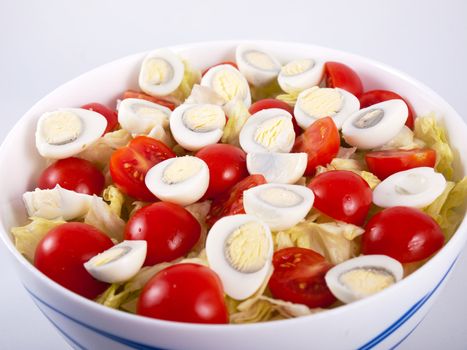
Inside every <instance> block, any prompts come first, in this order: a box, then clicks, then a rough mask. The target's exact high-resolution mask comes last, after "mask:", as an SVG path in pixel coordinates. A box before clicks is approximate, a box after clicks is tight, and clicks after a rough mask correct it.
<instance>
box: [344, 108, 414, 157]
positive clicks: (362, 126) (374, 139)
mask: <svg viewBox="0 0 467 350" xmlns="http://www.w3.org/2000/svg"><path fill="white" fill-rule="evenodd" d="M408 113H409V110H408V108H407V104H406V103H405V102H404V101H402V100H388V101H384V102H380V103H377V104H374V105H372V106H369V107H367V108H363V109H361V110H359V111H357V112H355V113H353V114H352V115H351V116H349V117H348V118H347V120H346V121H345V122H344V125H343V126H342V134H343V135H344V140H345V141H346V142H347V143H348V144H349V145H352V146H355V147H357V148H360V149H372V148H376V147H381V146H383V145H384V144H386V143H387V142H389V141H390V140H391V139H393V138H394V137H395V136H396V135H397V134H398V133H399V132H400V131H401V130H402V128H403V127H404V124H405V121H406V120H407V116H408Z"/></svg>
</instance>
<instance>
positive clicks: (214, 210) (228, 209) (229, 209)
mask: <svg viewBox="0 0 467 350" xmlns="http://www.w3.org/2000/svg"><path fill="white" fill-rule="evenodd" d="M265 183H266V179H265V178H264V176H263V175H250V176H248V177H247V178H245V179H243V180H242V181H240V182H239V183H237V184H236V185H235V186H234V187H232V189H231V190H230V191H228V192H226V193H224V194H223V195H221V196H220V197H218V198H216V199H214V200H213V201H212V204H211V209H210V210H209V213H208V216H207V217H206V223H207V224H208V225H210V226H212V225H214V224H215V223H216V221H217V220H219V219H220V218H223V217H224V216H228V215H236V214H245V209H244V208H243V191H246V190H248V189H250V188H252V187H256V186H258V185H262V184H265Z"/></svg>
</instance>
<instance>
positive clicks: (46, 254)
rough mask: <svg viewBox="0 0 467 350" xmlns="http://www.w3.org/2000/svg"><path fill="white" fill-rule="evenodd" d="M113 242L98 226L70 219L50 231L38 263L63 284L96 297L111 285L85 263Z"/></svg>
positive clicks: (41, 248)
mask: <svg viewBox="0 0 467 350" xmlns="http://www.w3.org/2000/svg"><path fill="white" fill-rule="evenodd" d="M113 245H114V244H113V243H112V241H111V240H110V238H109V237H108V236H107V235H105V234H104V233H102V232H101V231H99V230H98V229H97V228H95V227H93V226H91V225H87V224H83V223H80V222H68V223H65V224H62V225H60V226H57V227H55V228H53V229H52V230H50V231H49V232H48V233H47V234H46V235H45V237H44V238H43V239H42V240H41V241H40V242H39V244H38V245H37V248H36V255H35V258H34V265H35V266H36V267H37V269H39V271H41V272H42V273H43V274H44V275H46V276H47V277H49V278H50V279H52V280H54V281H55V282H57V283H58V284H60V285H62V286H63V287H65V288H67V289H69V290H71V291H72V292H75V293H77V294H79V295H81V296H83V297H85V298H89V299H94V298H95V297H97V296H98V295H99V294H101V293H102V292H103V291H104V290H105V289H106V288H107V287H108V284H107V283H104V282H101V281H98V280H96V279H95V278H94V277H92V276H91V275H90V274H89V273H88V272H87V271H86V269H85V268H84V266H83V264H84V263H85V262H87V261H88V260H89V259H91V258H92V257H93V256H95V255H97V254H99V253H102V252H103V251H104V250H107V249H109V248H111V247H112V246H113Z"/></svg>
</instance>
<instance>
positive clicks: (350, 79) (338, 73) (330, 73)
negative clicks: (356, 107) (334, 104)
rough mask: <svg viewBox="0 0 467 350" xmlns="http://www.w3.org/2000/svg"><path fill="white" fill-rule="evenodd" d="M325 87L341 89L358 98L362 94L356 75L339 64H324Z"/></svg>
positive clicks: (360, 82)
mask: <svg viewBox="0 0 467 350" xmlns="http://www.w3.org/2000/svg"><path fill="white" fill-rule="evenodd" d="M324 70H325V72H326V85H327V86H328V87H332V88H341V89H344V90H347V91H348V92H350V93H351V94H353V95H355V96H356V97H359V96H360V95H361V94H362V93H363V84H362V81H361V80H360V77H359V76H358V74H357V73H356V72H355V71H354V70H353V69H352V68H350V67H349V66H347V65H345V64H343V63H340V62H326V63H325V64H324Z"/></svg>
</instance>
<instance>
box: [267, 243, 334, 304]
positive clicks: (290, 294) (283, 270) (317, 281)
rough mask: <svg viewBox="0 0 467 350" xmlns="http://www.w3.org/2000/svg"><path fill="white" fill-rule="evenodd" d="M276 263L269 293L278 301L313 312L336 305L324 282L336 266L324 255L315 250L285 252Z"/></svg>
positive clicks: (274, 262)
mask: <svg viewBox="0 0 467 350" xmlns="http://www.w3.org/2000/svg"><path fill="white" fill-rule="evenodd" d="M272 263H273V265H274V272H273V274H272V276H271V279H270V280H269V289H270V290H271V293H272V295H273V296H274V298H277V299H281V300H285V301H290V302H292V303H297V304H305V305H307V306H308V307H310V308H315V307H327V306H329V305H331V304H332V303H334V302H335V301H336V298H335V297H334V295H332V293H331V291H330V290H329V288H328V287H327V284H326V281H325V279H324V276H325V275H326V272H328V270H329V269H331V268H332V267H333V265H332V264H330V263H329V262H327V261H326V259H325V258H324V257H323V256H322V255H320V254H318V253H316V252H315V251H313V250H311V249H305V248H297V247H292V248H284V249H280V250H278V251H276V252H275V253H274V257H273V260H272Z"/></svg>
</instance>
